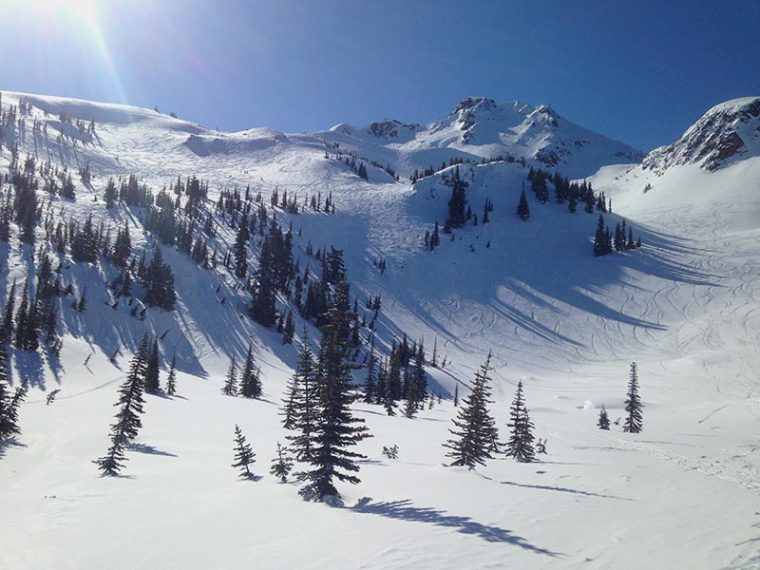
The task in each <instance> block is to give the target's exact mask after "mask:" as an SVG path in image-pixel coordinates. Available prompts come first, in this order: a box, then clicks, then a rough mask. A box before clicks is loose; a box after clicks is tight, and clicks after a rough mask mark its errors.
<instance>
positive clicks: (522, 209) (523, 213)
mask: <svg viewBox="0 0 760 570" xmlns="http://www.w3.org/2000/svg"><path fill="white" fill-rule="evenodd" d="M517 215H518V216H519V217H520V219H521V220H523V221H525V220H527V219H528V218H530V207H529V206H528V197H527V196H526V195H525V189H524V188H523V190H522V192H520V202H519V203H518V204H517Z"/></svg>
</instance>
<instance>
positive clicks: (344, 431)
mask: <svg viewBox="0 0 760 570" xmlns="http://www.w3.org/2000/svg"><path fill="white" fill-rule="evenodd" d="M346 293H347V287H345V286H341V284H340V283H339V284H338V285H337V286H336V299H335V302H334V305H333V306H332V307H331V308H330V310H329V311H328V313H327V315H326V316H325V320H326V324H325V325H324V326H323V328H322V339H321V342H320V352H319V360H318V365H317V385H318V390H319V398H318V401H317V408H318V411H319V416H318V417H319V423H318V424H317V426H316V431H315V433H314V438H313V441H314V447H313V452H312V455H311V457H310V458H309V459H308V461H307V463H308V465H309V467H310V469H308V470H306V471H303V472H301V473H300V474H299V479H300V480H301V481H305V482H306V485H305V486H304V487H303V488H302V489H301V490H300V491H299V493H300V494H301V496H303V497H304V498H305V499H307V500H315V501H324V500H325V499H326V498H327V497H330V496H339V495H338V490H337V489H336V487H335V479H338V480H339V481H342V482H346V483H352V484H356V483H359V478H358V477H356V476H355V475H352V474H351V473H355V472H357V471H359V466H358V465H357V464H356V461H357V460H358V459H363V458H364V456H363V455H362V454H360V453H357V452H355V451H351V450H350V449H349V448H350V447H352V446H354V445H356V444H357V443H358V442H360V441H361V440H363V439H364V438H366V437H369V434H368V433H367V428H366V427H364V426H363V425H361V424H363V423H364V420H361V419H358V418H355V417H354V416H353V414H352V413H351V408H350V405H351V403H352V402H353V401H354V399H355V396H354V393H353V390H354V385H353V384H352V382H351V378H350V371H349V370H350V369H349V363H348V361H347V358H346V355H347V352H348V351H347V334H346V330H345V328H346V323H347V322H348V321H349V320H350V313H348V312H347V311H346V310H345V307H347V306H348V298H347V295H346Z"/></svg>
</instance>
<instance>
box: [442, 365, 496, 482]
mask: <svg viewBox="0 0 760 570" xmlns="http://www.w3.org/2000/svg"><path fill="white" fill-rule="evenodd" d="M491 370H492V367H491V353H490V352H489V353H488V357H487V358H486V361H485V362H484V363H483V365H482V366H481V367H480V370H478V372H477V373H476V374H475V381H474V382H473V384H472V392H470V394H469V395H468V396H467V397H466V398H465V399H464V401H463V402H462V407H461V408H460V410H459V413H458V414H457V418H456V419H454V420H452V421H453V422H454V427H455V429H450V430H449V431H450V432H451V434H452V435H453V436H454V438H453V439H450V440H448V441H447V442H446V443H445V444H444V447H447V448H448V449H449V452H448V453H447V454H446V455H447V456H448V457H451V458H452V459H453V461H452V462H451V465H453V466H467V467H469V468H470V469H473V468H474V467H476V466H477V465H485V460H486V459H491V458H492V456H491V449H492V446H493V441H494V439H495V437H496V433H497V431H496V424H495V422H494V419H493V417H492V416H491V414H490V412H489V411H488V404H489V403H491V400H490V396H491V387H490V382H491V378H490V376H489V372H490V371H491Z"/></svg>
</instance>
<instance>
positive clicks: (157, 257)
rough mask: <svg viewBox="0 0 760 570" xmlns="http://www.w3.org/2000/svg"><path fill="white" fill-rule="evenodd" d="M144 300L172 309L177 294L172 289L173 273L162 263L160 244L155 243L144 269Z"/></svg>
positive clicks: (152, 304) (168, 309)
mask: <svg viewBox="0 0 760 570" xmlns="http://www.w3.org/2000/svg"><path fill="white" fill-rule="evenodd" d="M144 281H145V302H146V303H147V304H148V305H150V306H156V307H160V308H162V309H164V310H166V311H171V310H173V309H174V303H175V302H176V300H177V294H176V293H175V291H174V274H173V273H172V269H171V267H170V266H169V265H168V264H167V263H164V257H163V254H162V253H161V246H159V245H156V248H155V249H154V250H153V259H152V260H151V262H150V264H149V265H148V266H147V267H146V269H145V277H144Z"/></svg>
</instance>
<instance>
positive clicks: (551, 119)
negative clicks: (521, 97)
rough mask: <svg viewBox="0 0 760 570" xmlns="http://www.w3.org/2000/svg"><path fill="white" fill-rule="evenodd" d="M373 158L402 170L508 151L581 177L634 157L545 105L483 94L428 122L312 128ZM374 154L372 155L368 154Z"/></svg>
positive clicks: (628, 149)
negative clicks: (498, 100)
mask: <svg viewBox="0 0 760 570" xmlns="http://www.w3.org/2000/svg"><path fill="white" fill-rule="evenodd" d="M317 134H318V135H319V136H322V137H324V138H325V139H326V140H333V141H336V142H339V143H341V144H343V145H346V146H348V147H349V148H352V149H355V150H357V152H360V153H361V151H362V150H363V151H364V152H365V154H368V155H370V158H373V159H375V160H377V161H378V162H382V163H384V162H390V163H391V165H393V166H397V169H398V170H400V171H401V172H402V173H405V174H409V173H410V171H411V170H413V169H415V168H416V169H420V170H423V169H425V168H427V167H430V166H433V167H434V168H437V167H438V165H440V164H441V162H442V161H448V160H450V159H451V158H452V157H461V158H470V159H474V160H476V161H477V160H480V159H482V158H487V159H488V158H494V157H498V156H504V157H506V156H510V155H511V156H513V157H515V158H519V159H524V160H526V161H527V162H529V163H531V164H535V165H536V166H538V167H541V168H548V169H555V168H556V169H557V170H559V171H561V172H562V173H563V174H565V175H566V176H572V177H574V178H581V177H583V176H589V175H591V174H593V173H594V172H596V171H597V170H598V169H599V168H600V167H601V166H604V165H607V164H619V163H630V162H638V161H639V160H641V157H642V154H641V153H640V152H639V151H637V150H634V149H632V148H631V147H629V146H627V145H625V144H623V143H620V142H617V141H613V140H610V139H608V138H606V137H604V136H602V135H599V134H597V133H594V132H592V131H589V130H587V129H584V128H582V127H580V126H578V125H576V124H574V123H572V122H571V121H568V120H567V119H565V118H564V117H562V116H560V115H559V114H558V113H557V112H556V111H555V110H553V109H552V108H550V107H547V106H546V105H540V106H537V107H534V106H532V105H529V104H527V103H521V102H519V101H512V102H509V103H497V102H496V101H494V100H493V99H489V98H486V97H467V98H466V99H463V100H462V101H460V102H459V104H457V106H456V107H455V108H454V110H453V111H452V112H451V113H449V115H448V116H447V117H446V118H445V119H443V120H441V121H436V122H434V123H431V124H429V125H419V124H403V123H400V122H399V121H392V120H386V121H381V122H376V123H372V124H371V125H370V126H369V127H367V128H355V127H352V126H350V125H346V124H340V125H337V126H335V127H333V128H332V129H330V130H329V131H325V132H321V133H317ZM375 156H377V157H378V158H374V157H375Z"/></svg>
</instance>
